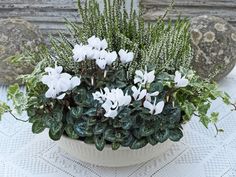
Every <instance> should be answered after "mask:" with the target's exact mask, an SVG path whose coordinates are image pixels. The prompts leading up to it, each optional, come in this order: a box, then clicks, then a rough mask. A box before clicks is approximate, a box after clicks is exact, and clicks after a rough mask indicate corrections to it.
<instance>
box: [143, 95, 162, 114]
mask: <svg viewBox="0 0 236 177" xmlns="http://www.w3.org/2000/svg"><path fill="white" fill-rule="evenodd" d="M143 106H144V107H145V108H147V109H149V110H150V111H149V113H150V114H154V115H157V114H160V113H162V111H163V109H164V106H165V102H164V101H160V102H159V103H157V104H156V98H155V101H154V103H153V104H152V103H151V102H150V101H147V100H146V101H144V104H143Z"/></svg>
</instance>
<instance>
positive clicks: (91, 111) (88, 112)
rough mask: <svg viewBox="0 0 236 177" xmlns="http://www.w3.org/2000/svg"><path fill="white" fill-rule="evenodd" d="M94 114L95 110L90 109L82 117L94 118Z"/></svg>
mask: <svg viewBox="0 0 236 177" xmlns="http://www.w3.org/2000/svg"><path fill="white" fill-rule="evenodd" d="M96 114H97V108H91V109H89V110H87V111H86V112H85V113H84V115H87V116H90V117H92V116H96Z"/></svg>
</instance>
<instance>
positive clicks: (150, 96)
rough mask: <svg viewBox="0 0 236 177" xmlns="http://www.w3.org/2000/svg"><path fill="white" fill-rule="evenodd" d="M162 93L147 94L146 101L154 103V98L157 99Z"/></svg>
mask: <svg viewBox="0 0 236 177" xmlns="http://www.w3.org/2000/svg"><path fill="white" fill-rule="evenodd" d="M159 93H160V92H158V91H156V92H153V93H147V95H146V100H148V101H152V97H155V96H157V95H159Z"/></svg>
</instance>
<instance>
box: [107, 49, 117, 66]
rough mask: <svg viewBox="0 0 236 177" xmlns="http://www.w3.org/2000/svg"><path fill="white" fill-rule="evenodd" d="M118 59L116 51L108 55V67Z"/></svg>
mask: <svg viewBox="0 0 236 177" xmlns="http://www.w3.org/2000/svg"><path fill="white" fill-rule="evenodd" d="M116 59H117V53H116V52H115V51H114V52H111V53H107V56H106V61H107V65H111V64H112V63H113V62H114V61H115V60H116Z"/></svg>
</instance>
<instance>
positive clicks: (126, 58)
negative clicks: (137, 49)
mask: <svg viewBox="0 0 236 177" xmlns="http://www.w3.org/2000/svg"><path fill="white" fill-rule="evenodd" d="M119 56H120V61H121V62H122V63H123V64H125V63H129V62H131V61H133V59H134V53H133V52H127V51H125V50H124V49H121V50H120V51H119Z"/></svg>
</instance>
